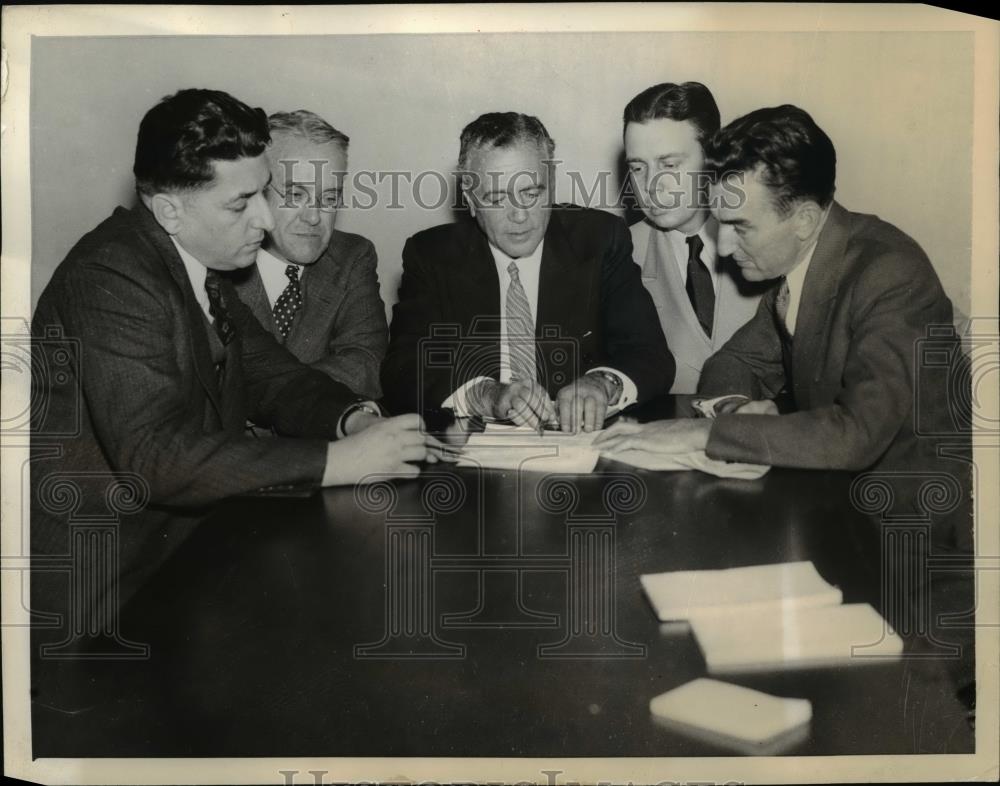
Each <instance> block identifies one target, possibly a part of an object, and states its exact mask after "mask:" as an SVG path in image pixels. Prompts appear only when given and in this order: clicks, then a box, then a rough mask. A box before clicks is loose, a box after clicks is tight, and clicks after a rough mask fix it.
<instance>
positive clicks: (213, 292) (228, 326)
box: [205, 270, 236, 344]
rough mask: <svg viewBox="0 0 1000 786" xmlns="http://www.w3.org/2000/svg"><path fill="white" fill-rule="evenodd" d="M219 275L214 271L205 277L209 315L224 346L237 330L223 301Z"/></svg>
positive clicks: (210, 271)
mask: <svg viewBox="0 0 1000 786" xmlns="http://www.w3.org/2000/svg"><path fill="white" fill-rule="evenodd" d="M220 281H221V279H220V277H219V274H218V273H217V272H216V271H214V270H209V271H208V273H207V274H206V275H205V294H207V295H208V313H209V314H211V316H212V325H213V327H214V328H215V333H216V335H217V336H218V337H219V340H220V341H221V342H222V343H223V344H228V343H229V342H230V341H232V340H233V337H234V336H235V335H236V328H235V327H233V322H232V320H231V319H230V318H229V312H228V311H227V310H226V306H225V303H223V301H222V292H221V290H220V289H219V284H220Z"/></svg>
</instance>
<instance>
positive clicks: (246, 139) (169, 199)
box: [31, 89, 427, 611]
mask: <svg viewBox="0 0 1000 786" xmlns="http://www.w3.org/2000/svg"><path fill="white" fill-rule="evenodd" d="M269 142H270V137H269V134H268V126H267V118H266V116H265V115H264V113H263V111H262V110H260V109H251V108H250V107H249V106H247V105H245V104H243V103H242V102H240V101H238V100H237V99H235V98H233V97H232V96H230V95H228V94H226V93H222V92H219V91H213V90H198V89H191V90H182V91H180V92H178V93H176V94H175V95H173V96H169V97H167V98H165V99H163V100H162V101H161V102H160V103H158V104H157V105H156V106H154V107H153V108H152V109H150V110H149V112H147V114H146V115H145V117H144V118H143V120H142V122H141V124H140V126H139V134H138V140H137V143H136V150H135V166H134V174H135V181H136V190H137V192H138V197H139V204H138V205H136V206H135V207H134V208H132V209H130V210H127V209H125V208H117V209H116V210H115V212H114V213H113V214H112V216H111V217H110V218H108V219H107V220H105V221H104V222H103V223H101V224H100V225H99V226H98V227H97V228H96V229H94V230H93V231H91V232H90V233H88V234H87V235H85V236H84V237H83V238H82V239H81V240H80V241H79V242H78V243H77V244H76V246H74V248H73V249H72V250H71V251H70V253H69V255H68V256H67V257H66V259H65V260H63V262H62V263H61V264H60V265H59V267H58V268H57V269H56V271H55V273H54V274H53V276H52V279H51V281H50V282H49V284H48V286H46V288H45V291H44V292H43V293H42V295H41V298H40V299H39V302H38V308H37V310H36V312H35V315H34V319H33V322H32V331H33V335H34V337H35V338H36V341H35V342H34V349H35V352H36V354H35V357H34V362H35V364H36V365H38V366H39V367H55V364H57V361H58V359H57V358H55V357H53V356H51V352H50V350H51V351H57V349H53V346H54V342H52V341H48V340H46V339H47V338H51V336H53V335H55V334H58V335H63V336H65V337H67V338H68V339H70V340H75V341H78V342H79V356H78V358H77V360H76V362H75V363H73V364H71V365H69V366H68V367H66V368H65V374H66V375H68V379H65V380H63V382H62V384H57V383H56V382H53V381H52V380H51V379H50V378H45V379H43V378H41V377H39V384H38V386H37V387H36V390H35V391H34V392H33V393H34V395H33V396H32V402H33V404H34V411H33V423H32V426H33V437H32V442H33V448H37V449H39V451H40V452H39V453H37V454H36V455H37V456H38V457H39V459H38V460H37V461H36V462H35V463H34V464H33V465H32V486H33V491H34V497H33V499H32V503H33V505H32V512H33V519H32V527H31V539H32V551H33V554H34V555H35V556H36V557H43V558H44V557H48V556H55V555H61V554H65V553H67V550H68V548H69V541H70V537H69V535H70V513H68V512H66V511H64V510H62V509H61V508H60V506H58V505H56V504H53V500H52V499H50V498H49V497H51V494H50V493H48V492H50V491H51V489H52V486H51V484H50V483H49V484H47V482H46V479H47V478H49V479H51V478H59V477H66V478H70V479H73V478H77V479H80V478H83V476H84V475H86V478H94V477H95V476H97V477H104V476H106V477H109V478H111V477H115V476H121V477H124V476H127V477H128V478H129V482H130V483H132V484H134V485H135V486H137V487H138V490H137V492H136V494H137V497H138V498H139V499H147V500H148V506H146V507H145V509H143V510H140V511H137V512H134V513H132V514H131V515H123V516H122V517H121V520H120V522H119V526H118V528H117V532H118V539H117V540H118V542H117V547H116V548H117V555H116V556H117V559H118V563H119V570H118V571H117V576H118V578H120V585H119V587H118V600H120V601H122V602H124V600H125V599H126V598H127V597H128V596H129V595H130V594H131V593H132V592H134V591H135V589H136V588H137V587H138V586H140V585H141V583H142V582H143V581H144V580H145V579H146V578H147V577H148V576H149V575H150V574H151V573H152V572H153V571H154V570H155V569H156V567H157V566H158V565H159V564H160V563H161V562H162V561H163V560H164V559H166V557H167V555H168V554H169V553H170V552H171V551H172V550H173V549H174V548H176V546H177V545H178V544H179V543H180V542H181V541H182V540H183V539H184V537H185V536H186V535H187V534H189V533H190V532H191V530H192V528H193V527H194V525H195V524H196V523H197V521H198V520H199V519H200V518H201V517H202V516H203V515H204V513H205V509H206V507H207V506H208V505H210V504H211V503H214V502H216V501H218V500H220V499H222V498H224V497H228V496H232V495H238V494H245V493H252V492H258V491H261V490H263V491H268V490H271V491H273V490H274V488H275V487H279V488H284V487H288V486H295V487H299V486H303V487H319V486H321V485H322V486H328V485H335V484H344V483H354V482H357V481H359V480H362V479H363V478H364V477H365V476H366V475H369V474H371V473H380V472H395V473H400V474H407V475H413V474H416V473H417V471H418V469H417V467H415V466H414V465H413V464H412V463H409V462H414V461H420V460H423V459H425V458H426V457H427V447H426V444H427V443H426V442H425V438H424V437H423V436H422V435H421V434H420V432H419V427H420V421H419V418H417V417H413V416H411V417H409V418H395V419H391V420H382V419H381V418H379V417H378V415H377V413H373V412H370V411H368V409H367V407H366V405H365V403H364V402H363V401H360V400H359V397H358V396H356V395H355V394H354V393H353V392H352V391H351V390H350V389H348V388H347V387H346V386H344V385H342V384H340V383H338V382H335V381H334V380H332V379H331V378H330V377H328V376H327V375H325V374H323V373H321V372H318V371H315V370H312V369H310V368H308V367H307V366H305V365H303V364H302V363H301V362H300V361H298V360H297V359H296V358H295V357H294V356H293V355H292V354H291V353H290V352H289V351H288V350H287V349H285V348H284V347H282V346H281V345H280V344H279V343H278V342H277V341H276V340H275V339H274V337H273V336H272V335H271V334H270V333H268V332H267V331H266V330H264V329H263V328H262V327H261V325H260V323H259V322H258V321H257V320H256V319H255V318H254V317H253V315H252V314H251V312H250V310H249V309H248V308H247V307H246V306H245V305H243V304H242V303H241V302H240V300H239V298H238V297H237V296H236V293H235V291H234V289H233V286H232V284H231V283H230V282H229V281H227V280H226V278H225V277H224V276H223V275H220V274H222V273H225V272H227V271H233V270H238V269H240V268H245V267H247V266H249V265H252V264H253V263H254V261H255V260H256V258H257V254H258V252H259V250H260V248H261V244H262V243H263V241H264V238H265V234H266V233H267V232H269V231H271V230H272V229H273V228H274V220H273V218H272V216H271V211H270V208H269V206H268V203H267V199H266V198H265V189H266V188H267V186H268V183H269V181H270V177H271V175H270V170H269V167H268V163H267V159H266V158H265V155H264V153H265V149H266V148H267V146H268V144H269ZM248 418H252V419H253V420H254V421H255V422H260V423H263V424H266V425H268V426H271V427H272V428H273V429H274V430H275V432H276V433H277V434H278V435H280V436H277V437H275V438H272V439H255V438H252V437H250V436H247V435H246V434H245V433H244V423H245V421H246V420H247V419H248ZM47 435H61V436H55V437H48V436H47ZM67 435H72V436H67ZM50 445H51V446H52V447H49V446H50ZM46 448H49V449H48V451H47V452H46ZM44 457H47V458H44ZM86 478H83V479H80V480H79V481H76V480H74V481H73V482H79V483H80V484H83V485H84V486H85V485H86V483H87V482H89V481H88V480H86ZM90 501H91V500H85V502H87V503H89V502H90ZM98 502H99V500H98ZM110 556H111V555H109V558H110ZM77 578H79V577H77ZM106 578H107V580H108V582H109V583H108V587H104V588H102V590H106V589H109V588H113V586H114V581H113V580H112V579H111V577H106ZM68 594H69V587H68V586H67V581H66V577H65V575H62V574H56V573H45V572H35V573H34V575H33V590H32V595H33V598H32V605H33V607H34V608H37V609H39V610H42V611H54V610H57V609H58V608H60V607H64V606H65V605H66V600H67V598H68ZM113 600H114V599H112V601H113ZM76 601H77V602H78V601H79V599H76ZM111 605H114V603H113V602H112V603H111Z"/></svg>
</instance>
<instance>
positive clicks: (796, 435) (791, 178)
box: [603, 105, 954, 470]
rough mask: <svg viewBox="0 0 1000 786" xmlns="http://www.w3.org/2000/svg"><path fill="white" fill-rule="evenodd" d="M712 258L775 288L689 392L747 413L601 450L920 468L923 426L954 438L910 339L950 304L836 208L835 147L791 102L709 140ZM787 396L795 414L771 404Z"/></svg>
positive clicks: (627, 437)
mask: <svg viewBox="0 0 1000 786" xmlns="http://www.w3.org/2000/svg"><path fill="white" fill-rule="evenodd" d="M706 153H707V155H706V163H707V165H708V167H709V169H710V170H711V171H712V172H713V173H714V175H715V178H716V182H715V183H714V185H713V186H712V189H711V190H712V210H713V212H714V213H715V216H716V219H717V220H718V222H719V253H720V254H726V255H732V257H733V259H735V260H736V263H737V264H738V265H739V266H740V268H741V269H742V271H743V276H744V277H745V278H747V279H748V280H749V281H768V280H776V281H778V282H779V283H778V285H777V286H776V287H774V289H773V291H770V292H768V294H767V295H765V296H764V297H763V298H762V300H761V302H760V306H759V308H758V309H757V312H756V315H755V316H754V318H753V319H752V320H750V322H748V323H747V324H746V325H744V326H743V327H742V328H741V329H740V330H738V331H737V332H736V334H735V335H734V336H733V337H732V339H730V340H729V342H727V343H726V345H725V346H724V347H723V348H722V349H721V350H719V351H718V352H717V353H716V354H715V355H713V356H712V357H711V358H710V359H709V360H708V361H707V362H706V363H705V367H704V370H703V372H702V378H701V383H700V384H699V387H698V391H699V393H701V394H704V395H706V396H719V395H724V394H742V395H745V396H747V397H748V398H750V399H752V400H753V406H752V407H751V408H750V411H755V410H756V411H759V412H765V411H766V412H770V413H773V414H770V415H767V416H761V415H748V414H741V413H740V411H739V410H737V411H736V412H735V413H729V414H723V415H721V416H720V417H717V418H715V419H696V420H677V421H669V422H660V423H652V424H647V425H646V426H636V425H634V424H621V425H620V426H616V427H614V429H613V430H609V433H608V434H606V435H603V439H604V440H606V442H605V446H606V448H608V449H610V448H611V447H615V448H618V447H621V446H622V445H625V444H631V443H639V442H641V443H642V445H643V447H644V449H650V450H656V451H660V452H685V451H688V450H698V449H704V450H706V451H707V453H708V455H709V456H710V457H712V458H717V459H723V460H727V461H741V462H750V463H756V464H770V465H774V466H784V467H801V468H812V469H848V470H860V469H867V468H872V467H877V468H880V469H881V468H886V469H904V468H913V467H921V466H928V465H932V464H933V463H934V462H935V461H936V459H937V457H936V446H937V443H936V440H934V439H930V438H924V437H921V436H920V435H918V434H917V433H915V430H914V429H915V423H914V411H915V409H914V408H915V404H916V400H917V395H916V386H917V384H918V383H920V382H923V383H924V384H925V387H924V388H923V389H921V390H920V401H921V407H922V408H923V411H922V413H921V414H922V416H923V417H925V418H932V419H933V421H934V422H935V423H936V425H937V426H939V428H934V429H932V430H931V432H932V433H938V432H942V431H944V432H950V431H954V426H953V425H951V422H952V416H953V412H952V408H951V407H950V406H949V403H948V398H947V396H948V392H947V389H946V388H945V387H944V386H943V385H939V384H935V385H930V384H929V383H930V382H931V381H932V379H933V378H932V377H928V376H926V375H925V376H924V378H921V377H920V375H919V374H918V371H919V369H918V368H917V367H916V364H915V361H914V357H915V348H916V347H917V346H918V344H917V342H918V341H919V340H920V339H923V338H926V337H927V335H928V334H927V329H928V327H929V326H936V325H943V326H948V325H951V323H952V309H951V301H950V300H949V299H948V297H947V295H945V293H944V290H943V289H942V287H941V282H940V280H939V279H938V276H937V273H935V271H934V268H933V267H932V266H931V263H930V261H929V260H928V259H927V256H926V254H924V252H923V251H922V250H921V248H920V247H919V246H918V245H917V244H916V243H915V242H914V241H913V240H912V239H911V238H910V237H908V236H907V235H905V234H904V233H903V232H901V231H900V230H898V229H897V228H896V227H894V226H892V225H891V224H887V223H886V222H884V221H881V220H879V219H878V218H876V217H874V216H866V215H861V214H858V213H851V212H849V211H847V210H846V209H844V208H843V207H842V206H841V205H840V204H838V203H837V202H835V201H834V199H833V194H834V181H835V176H836V153H835V151H834V147H833V143H832V142H831V141H830V138H829V137H828V136H827V135H826V133H824V131H823V130H822V129H821V128H820V127H819V126H817V125H816V123H815V122H814V121H813V119H812V118H811V117H810V116H809V115H808V114H807V113H806V112H805V111H803V110H801V109H799V108H797V107H794V106H788V105H786V106H781V107H776V108H772V109H759V110H757V111H755V112H751V113H750V114H748V115H745V116H744V117H741V118H739V119H737V120H734V121H733V122H732V123H730V124H729V125H728V126H726V127H725V128H724V129H722V130H721V131H720V132H719V133H718V134H716V135H715V136H714V137H713V138H712V139H711V140H710V141H709V142H708V144H707V147H706ZM782 391H785V392H786V393H788V394H790V396H791V400H792V402H793V405H794V409H795V410H796V411H793V412H788V413H786V414H782V415H777V414H776V413H777V409H776V408H774V407H770V406H768V405H769V404H770V402H771V401H772V400H773V399H775V398H776V397H777V396H778V395H779V393H781V392H782Z"/></svg>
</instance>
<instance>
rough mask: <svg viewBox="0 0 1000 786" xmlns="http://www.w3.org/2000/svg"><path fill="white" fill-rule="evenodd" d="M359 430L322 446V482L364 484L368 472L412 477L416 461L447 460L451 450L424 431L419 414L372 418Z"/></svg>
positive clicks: (327, 483)
mask: <svg viewBox="0 0 1000 786" xmlns="http://www.w3.org/2000/svg"><path fill="white" fill-rule="evenodd" d="M374 421H375V422H372V423H367V424H366V426H365V427H364V428H363V429H362V430H360V431H354V432H353V433H351V434H350V435H349V436H346V437H344V438H343V439H339V440H337V441H336V442H331V443H329V444H328V445H327V449H326V469H325V471H324V472H323V480H322V485H324V486H342V485H349V484H353V483H364V482H368V481H366V480H365V479H366V477H367V476H370V475H395V476H398V477H401V478H415V477H416V476H417V475H419V474H420V467H418V466H416V462H422V461H427V462H432V463H433V462H436V461H439V460H444V461H451V460H452V457H451V451H449V450H448V448H447V447H445V446H444V445H442V444H441V443H440V442H439V441H438V440H437V439H435V438H434V437H432V436H431V435H430V434H427V433H425V431H424V423H423V420H422V419H421V417H420V416H419V415H415V414H414V415H399V416H398V417H394V418H374Z"/></svg>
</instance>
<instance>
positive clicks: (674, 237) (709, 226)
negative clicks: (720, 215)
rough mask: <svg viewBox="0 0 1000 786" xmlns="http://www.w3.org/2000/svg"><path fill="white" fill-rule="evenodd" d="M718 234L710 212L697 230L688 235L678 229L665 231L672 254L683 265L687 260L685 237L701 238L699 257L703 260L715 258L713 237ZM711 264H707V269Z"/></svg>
mask: <svg viewBox="0 0 1000 786" xmlns="http://www.w3.org/2000/svg"><path fill="white" fill-rule="evenodd" d="M717 234H718V229H717V225H716V222H715V219H714V218H713V217H712V215H711V214H709V215H708V217H707V218H706V219H705V223H704V224H702V225H701V226H700V227H699V228H698V231H697V232H692V233H691V234H690V235H685V234H684V233H683V232H681V231H680V230H678V229H671V230H668V231H667V237H668V238H669V239H670V242H671V244H672V245H673V248H674V256H675V257H676V258H677V259H678V261H679V262H683V263H684V264H685V265H686V264H687V260H688V244H687V239H688V238H689V237H693V236H694V235H697V236H698V237H700V238H701V242H702V245H703V246H704V249H703V250H702V253H701V259H702V260H703V261H704V260H706V259H708V260H713V259H715V247H716V244H715V238H716V235H717ZM711 268H712V265H709V269H711Z"/></svg>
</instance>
